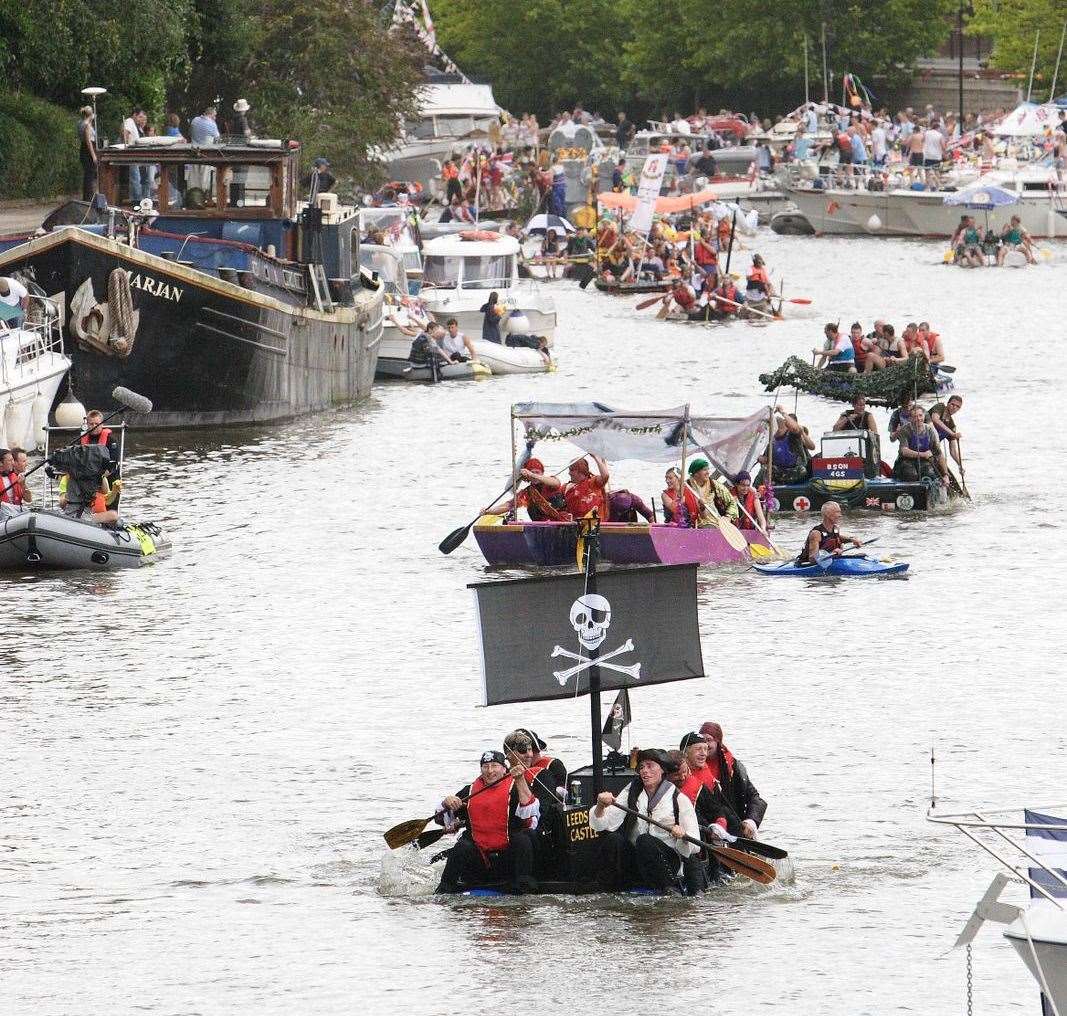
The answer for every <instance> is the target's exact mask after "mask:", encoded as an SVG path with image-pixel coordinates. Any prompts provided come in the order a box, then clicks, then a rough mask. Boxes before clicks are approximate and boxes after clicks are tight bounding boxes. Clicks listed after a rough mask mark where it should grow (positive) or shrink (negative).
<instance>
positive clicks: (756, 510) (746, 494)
mask: <svg viewBox="0 0 1067 1016" xmlns="http://www.w3.org/2000/svg"><path fill="white" fill-rule="evenodd" d="M730 493H731V494H733V496H734V498H735V499H736V500H737V507H738V511H739V515H738V522H737V524H738V525H739V526H740V527H741V528H742V529H758V530H759V531H760V532H764V533H765V532H766V531H767V519H766V518H765V517H764V515H763V505H762V504H761V503H760V499H759V497H757V495H756V491H755V490H754V489H753V487H752V476H751V474H750V473H747V472H745V471H744V470H742V471H741V472H740V473H738V474H737V476H736V477H734V485H733V487H731V488H730Z"/></svg>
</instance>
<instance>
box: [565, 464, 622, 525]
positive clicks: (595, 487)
mask: <svg viewBox="0 0 1067 1016" xmlns="http://www.w3.org/2000/svg"><path fill="white" fill-rule="evenodd" d="M590 457H591V458H592V460H593V461H594V462H595V463H596V468H597V472H598V473H599V474H600V475H599V476H593V474H592V470H590V468H589V463H588V462H586V460H585V456H584V455H583V456H582V457H581V458H580V459H578V460H577V461H576V462H572V463H571V464H570V467H569V469H568V473H569V475H570V480H569V481H568V482H567V483H565V484H564V485H563V500H564V501H565V502H566V504H567V510H568V511H569V512H570V513H571V515H572V516H573V517H574V518H576V519H580V518H582V517H583V516H585V515H588V514H589V513H590V512H591V511H593V510H594V509H596V513H597V515H599V516H600V521H601V522H607V521H608V520H609V518H610V516H609V514H608V498H607V492H608V480H609V479H610V476H611V474H610V473H609V472H608V464H607V463H606V462H605V461H604V460H603V459H602V458H601V457H600V456H599V455H591V456H590Z"/></svg>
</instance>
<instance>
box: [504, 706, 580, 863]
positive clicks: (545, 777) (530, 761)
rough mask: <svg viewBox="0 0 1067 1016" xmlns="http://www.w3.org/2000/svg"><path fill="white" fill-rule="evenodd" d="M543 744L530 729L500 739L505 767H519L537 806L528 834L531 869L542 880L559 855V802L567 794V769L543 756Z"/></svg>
mask: <svg viewBox="0 0 1067 1016" xmlns="http://www.w3.org/2000/svg"><path fill="white" fill-rule="evenodd" d="M545 747H546V745H545V742H544V741H542V740H541V738H540V737H538V736H537V734H536V733H535V732H534V731H532V730H527V729H526V728H525V727H519V728H518V729H517V730H513V731H512V732H511V733H510V734H508V736H507V737H505V738H504V754H505V755H506V756H507V760H508V765H511V766H522V768H523V776H524V779H525V780H526V783H527V785H528V786H529V788H530V789H531V790H532V791H533V793H534V796H535V797H536V798H537V800H538V802H539V803H540V805H541V812H540V815H539V817H538V822H537V827H536V829H534V830H532V831H531V838H532V840H533V845H534V861H535V869H536V870H537V871H538V873H539V874H540V875H541V876H542V877H546V876H547V875H551V874H556V873H555V872H553V871H551V870H550V869H552V868H553V867H554V865H553V863H552V862H553V859H556V858H560V857H561V856H562V855H561V854H560V852H559V851H558V850H557V849H556V848H557V847H558V848H562V847H563V845H564V843H565V840H564V828H563V810H562V802H563V800H564V799H565V798H566V795H567V767H566V766H565V765H564V764H563V763H562V762H561V761H560V760H559V759H558V758H552V756H551V755H545V754H544V749H545Z"/></svg>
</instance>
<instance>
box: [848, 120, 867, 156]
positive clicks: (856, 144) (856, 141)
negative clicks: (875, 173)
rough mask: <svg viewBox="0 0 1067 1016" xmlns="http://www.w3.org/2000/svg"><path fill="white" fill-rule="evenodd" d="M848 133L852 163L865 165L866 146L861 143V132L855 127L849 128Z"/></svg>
mask: <svg viewBox="0 0 1067 1016" xmlns="http://www.w3.org/2000/svg"><path fill="white" fill-rule="evenodd" d="M849 134H851V135H852V165H853V166H866V165H867V146H866V145H865V144H864V143H863V134H862V133H861V132H860V131H859V129H858V128H856V127H853V128H851V129H850V130H849Z"/></svg>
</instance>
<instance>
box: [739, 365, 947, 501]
mask: <svg viewBox="0 0 1067 1016" xmlns="http://www.w3.org/2000/svg"><path fill="white" fill-rule="evenodd" d="M759 380H760V383H761V384H762V385H763V386H764V387H765V388H766V390H767V391H769V392H777V391H778V389H779V388H781V387H783V386H784V387H788V388H795V389H799V390H800V391H805V392H808V393H809V394H812V395H818V396H820V397H821V398H824V399H830V400H833V401H837V402H851V401H852V400H853V399H854V398H856V396H859V395H862V396H863V397H864V398H865V399H866V400H867V402H868V403H869V404H871V405H878V406H885V407H887V408H896V407H898V406H900V405H901V403H902V402H903V400H904V399H905V398H906V397H908V396H910V397H911V398H918V397H919V396H921V395H941V394H943V393H945V392H948V391H951V390H952V378H951V376H950V375H949V374H947V373H945V372H943V371H941V370H938V369H937V367H936V366H931V364H930V363H929V362H928V361H927V360H926V359H924V358H923V357H921V356H912V357H911V358H910V359H909V360H908V361H907V362H905V363H902V364H898V365H895V366H892V367H887V368H885V369H884V370H879V371H875V372H874V373H871V374H839V373H836V372H834V371H830V370H818V369H816V368H815V367H813V366H812V365H811V364H810V363H805V362H804V361H803V360H801V359H800V358H799V357H796V356H791V357H790V358H789V359H788V360H786V362H785V363H784V364H782V366H781V367H779V368H778V369H777V370H775V371H771V372H770V373H767V374H760V376H759ZM952 482H953V484H954V481H952ZM959 492H960V491H959V488H958V485H956V484H954V485H953V486H952V487H951V488H950V494H955V493H959ZM946 500H947V497H946V495H945V493H944V492H943V490H942V488H941V486H940V485H939V484H937V483H933V482H931V481H929V480H922V481H917V482H913V481H907V480H900V479H897V478H895V477H894V476H893V470H892V469H891V468H890V466H889V464H888V463H886V462H884V461H882V457H881V446H880V442H879V440H878V435H876V434H875V435H872V434H870V433H868V432H867V431H866V430H840V431H831V432H829V433H826V434H824V435H823V437H822V440H821V443H820V447H819V451H818V454H816V455H814V456H813V457H812V458H811V470H810V475H809V477H808V478H807V479H806V480H804V482H802V483H781V484H776V485H775V486H774V490H773V496H772V498H771V499H770V502H771V503H770V508H771V509H772V510H774V511H781V512H809V511H810V512H817V511H819V510H820V509H821V508H822V506H823V505H824V504H825V503H826V502H827V501H837V502H838V503H839V504H840V505H841V507H842V508H845V509H846V510H851V511H875V512H890V511H897V512H913V511H920V512H921V511H927V510H929V509H930V508H934V507H936V506H938V505H940V504H943V503H944V502H945V501H946Z"/></svg>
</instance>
